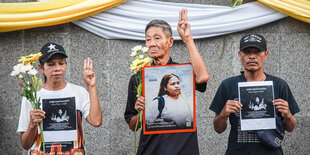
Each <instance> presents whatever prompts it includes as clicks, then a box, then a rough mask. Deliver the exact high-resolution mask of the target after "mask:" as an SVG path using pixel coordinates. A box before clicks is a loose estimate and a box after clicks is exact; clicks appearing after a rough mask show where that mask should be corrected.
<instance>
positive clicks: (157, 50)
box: [145, 27, 173, 59]
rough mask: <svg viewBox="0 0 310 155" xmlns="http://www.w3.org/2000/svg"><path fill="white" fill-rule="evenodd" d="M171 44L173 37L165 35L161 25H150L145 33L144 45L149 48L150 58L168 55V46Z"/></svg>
mask: <svg viewBox="0 0 310 155" xmlns="http://www.w3.org/2000/svg"><path fill="white" fill-rule="evenodd" d="M172 45H173V38H172V37H167V34H166V33H164V32H163V29H162V28H161V27H150V28H149V29H148V30H147V31H146V34H145V46H146V47H148V48H149V51H148V53H149V55H150V57H151V58H154V59H156V58H162V57H164V56H166V55H169V51H170V47H171V46H172Z"/></svg>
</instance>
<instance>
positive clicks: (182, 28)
mask: <svg viewBox="0 0 310 155" xmlns="http://www.w3.org/2000/svg"><path fill="white" fill-rule="evenodd" d="M178 33H179V35H180V37H181V39H182V40H183V42H185V41H187V39H190V38H191V37H192V34H191V25H190V24H189V23H188V22H187V9H185V8H183V9H182V10H181V11H180V13H179V23H178Z"/></svg>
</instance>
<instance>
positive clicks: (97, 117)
mask: <svg viewBox="0 0 310 155" xmlns="http://www.w3.org/2000/svg"><path fill="white" fill-rule="evenodd" d="M83 79H84V82H85V85H86V87H87V89H88V92H89V99H90V109H89V114H88V116H87V118H86V119H87V121H88V123H89V124H91V125H92V126H94V127H99V126H100V125H101V124H102V112H101V107H100V103H99V98H98V94H97V87H96V75H95V73H94V72H93V61H92V60H91V59H90V58H88V59H87V60H84V71H83Z"/></svg>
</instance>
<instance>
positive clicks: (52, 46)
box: [39, 43, 68, 62]
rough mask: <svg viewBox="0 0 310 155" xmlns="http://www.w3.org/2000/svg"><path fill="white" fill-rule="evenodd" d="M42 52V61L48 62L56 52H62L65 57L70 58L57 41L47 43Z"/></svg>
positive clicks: (40, 59)
mask: <svg viewBox="0 0 310 155" xmlns="http://www.w3.org/2000/svg"><path fill="white" fill-rule="evenodd" d="M40 52H41V53H42V56H41V57H40V58H39V61H40V62H47V61H48V59H49V58H50V57H51V56H53V55H54V54H62V55H63V56H64V57H65V58H68V56H67V54H66V51H65V49H64V48H63V47H62V46H61V45H58V44H56V43H47V44H45V45H44V46H43V47H42V48H41V50H40Z"/></svg>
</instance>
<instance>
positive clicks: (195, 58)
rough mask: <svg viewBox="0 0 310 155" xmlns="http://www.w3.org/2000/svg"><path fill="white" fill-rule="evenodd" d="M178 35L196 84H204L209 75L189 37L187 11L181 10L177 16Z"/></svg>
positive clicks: (192, 40)
mask: <svg viewBox="0 0 310 155" xmlns="http://www.w3.org/2000/svg"><path fill="white" fill-rule="evenodd" d="M178 33H179V35H180V37H181V38H182V41H183V42H184V43H185V45H186V47H187V50H188V53H189V57H190V59H191V63H192V66H193V69H194V72H195V75H196V79H195V81H196V83H205V82H207V81H208V80H209V73H208V71H207V68H206V65H205V63H204V62H203V59H202V58H201V55H200V53H199V51H198V49H197V47H196V45H195V42H194V39H193V37H192V35H191V27H190V24H189V23H188V22H187V9H184V8H183V9H182V10H181V11H180V14H179V23H178Z"/></svg>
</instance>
